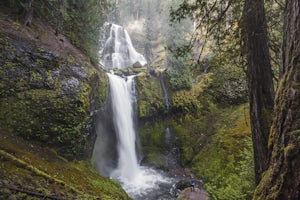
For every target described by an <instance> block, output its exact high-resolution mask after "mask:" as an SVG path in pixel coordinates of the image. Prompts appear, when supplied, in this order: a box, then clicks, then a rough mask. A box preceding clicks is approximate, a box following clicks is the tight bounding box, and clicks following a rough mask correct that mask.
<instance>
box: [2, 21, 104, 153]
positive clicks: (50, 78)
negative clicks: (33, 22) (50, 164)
mask: <svg viewBox="0 0 300 200" xmlns="http://www.w3.org/2000/svg"><path fill="white" fill-rule="evenodd" d="M8 22H9V21H6V20H5V19H2V20H1V21H0V26H1V27H4V26H7V23H8ZM15 25H16V27H23V28H24V27H25V26H23V25H22V24H19V23H17V22H15ZM7 27H9V28H8V29H7V30H4V29H1V30H2V31H8V32H7V33H6V32H1V33H0V48H1V49H5V51H2V52H1V53H0V60H1V65H0V76H1V77H2V78H1V80H0V91H1V92H0V98H1V101H0V125H1V127H2V128H6V129H9V130H10V131H11V132H13V133H16V134H18V135H21V136H23V137H24V138H28V139H31V140H38V141H41V142H44V144H46V145H49V146H51V147H53V148H55V149H56V150H57V151H58V152H59V154H60V155H63V156H64V157H65V158H68V159H73V158H75V157H76V158H80V157H83V156H84V155H86V154H87V151H88V149H90V147H89V146H88V145H89V144H90V142H91V141H89V138H88V137H89V134H87V133H88V132H90V130H89V127H90V123H92V121H91V116H90V112H91V109H96V107H97V106H99V105H101V104H102V103H103V101H104V100H105V98H106V95H107V93H108V83H107V78H106V76H105V73H101V72H99V70H98V69H96V68H94V67H93V66H92V65H91V64H90V63H89V62H87V60H88V59H87V58H86V57H85V56H84V55H83V54H81V53H80V52H79V51H78V50H76V49H75V48H74V47H72V46H71V45H70V44H69V43H68V42H67V41H65V45H67V46H69V48H68V49H67V50H65V52H64V53H62V54H59V53H60V52H58V50H57V49H55V48H56V47H57V46H58V47H60V46H59V43H60V41H59V39H57V38H56V37H55V36H54V35H47V34H46V33H45V32H46V31H47V30H48V29H47V28H46V27H45V25H43V24H41V23H39V24H38V25H37V26H36V27H34V28H37V29H36V30H35V31H36V34H39V35H41V37H45V38H42V39H44V40H45V41H51V42H49V46H46V47H45V46H43V45H42V46H38V47H37V46H35V44H34V43H33V42H31V41H30V40H29V38H26V36H28V35H31V34H33V33H32V31H33V28H30V27H29V28H26V29H25V28H24V29H23V28H22V31H23V32H22V33H21V32H20V30H19V28H15V27H13V26H10V25H9V26H7ZM15 34H22V35H25V36H24V38H23V40H22V42H20V41H19V40H18V39H15V38H14V35H15ZM50 43H51V44H50ZM43 44H44V43H43ZM44 45H45V44H44ZM48 48H53V51H50V50H48ZM65 54H67V57H64V56H65Z"/></svg>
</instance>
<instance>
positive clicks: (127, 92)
mask: <svg viewBox="0 0 300 200" xmlns="http://www.w3.org/2000/svg"><path fill="white" fill-rule="evenodd" d="M108 77H109V84H110V93H111V99H112V110H113V121H114V127H115V131H116V134H117V139H118V154H119V157H118V166H117V168H116V169H115V170H114V171H113V172H112V175H111V176H112V177H114V178H119V179H120V180H121V181H125V182H128V181H132V180H133V178H134V177H135V175H136V174H138V170H139V169H138V167H139V166H138V161H137V155H136V151H135V143H136V135H135V131H134V123H133V107H132V103H133V100H134V98H135V97H134V95H133V94H135V91H134V90H135V87H134V76H129V77H127V78H126V79H123V78H121V77H119V76H116V75H113V74H108Z"/></svg>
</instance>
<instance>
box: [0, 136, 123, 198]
mask: <svg viewBox="0 0 300 200" xmlns="http://www.w3.org/2000/svg"><path fill="white" fill-rule="evenodd" d="M42 146H43V145H42V144H41V143H33V142H28V141H25V140H24V139H22V138H20V137H18V136H16V135H13V134H11V133H7V132H6V131H4V130H0V161H1V162H0V177H1V178H0V199H9V198H10V199H41V198H42V197H44V198H43V199H53V198H57V199H112V200H115V199H129V197H128V196H127V194H126V193H125V191H124V190H123V189H122V188H121V187H120V185H119V184H117V183H116V182H115V181H113V180H110V179H108V178H104V177H102V176H100V175H99V174H98V173H97V172H96V171H95V170H94V169H93V167H92V164H91V161H89V160H85V161H72V162H69V161H67V160H65V159H64V158H62V157H60V156H58V155H57V153H56V152H55V151H54V150H52V149H49V148H46V147H42ZM38 194H39V195H40V196H38Z"/></svg>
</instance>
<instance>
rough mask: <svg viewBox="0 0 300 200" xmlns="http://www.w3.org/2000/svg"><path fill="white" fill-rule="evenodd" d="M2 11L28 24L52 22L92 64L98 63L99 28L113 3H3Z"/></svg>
mask: <svg viewBox="0 0 300 200" xmlns="http://www.w3.org/2000/svg"><path fill="white" fill-rule="evenodd" d="M0 5H1V10H3V11H4V12H6V13H7V14H8V16H9V17H11V18H14V19H15V20H18V21H20V22H22V23H24V24H26V25H29V26H30V25H31V23H32V21H34V20H35V19H37V18H38V19H41V20H44V21H46V22H47V23H49V24H50V25H51V26H52V27H53V28H54V30H55V33H53V34H56V35H57V36H58V35H59V34H63V35H66V36H67V37H68V38H69V39H70V41H71V42H72V44H74V45H75V46H76V47H78V48H80V49H81V50H83V51H84V52H85V53H86V54H87V55H89V57H90V59H91V61H92V62H93V63H95V64H97V63H98V52H99V48H100V45H99V38H100V31H99V29H100V27H101V26H102V25H103V23H104V22H105V20H106V15H107V13H108V12H109V11H110V8H111V2H110V1H107V0H101V1H98V0H88V1H84V0H54V1H44V0H15V1H10V0H4V1H1V2H0Z"/></svg>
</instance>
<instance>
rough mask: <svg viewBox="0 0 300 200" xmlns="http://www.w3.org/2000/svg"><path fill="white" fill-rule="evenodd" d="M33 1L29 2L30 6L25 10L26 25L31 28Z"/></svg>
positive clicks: (29, 0)
mask: <svg viewBox="0 0 300 200" xmlns="http://www.w3.org/2000/svg"><path fill="white" fill-rule="evenodd" d="M32 4H33V0H28V5H27V7H26V8H25V18H24V25H25V26H31V23H32V18H33V5H32Z"/></svg>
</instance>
